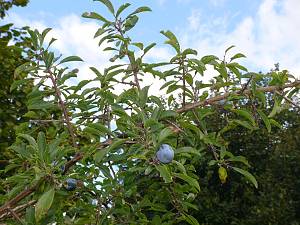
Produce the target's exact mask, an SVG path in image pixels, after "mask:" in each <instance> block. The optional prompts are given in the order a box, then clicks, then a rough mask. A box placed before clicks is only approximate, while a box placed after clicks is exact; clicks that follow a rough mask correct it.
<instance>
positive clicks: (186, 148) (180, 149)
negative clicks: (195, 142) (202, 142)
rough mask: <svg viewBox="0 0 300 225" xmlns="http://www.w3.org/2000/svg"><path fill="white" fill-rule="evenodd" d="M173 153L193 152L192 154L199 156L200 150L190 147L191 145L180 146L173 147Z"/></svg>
mask: <svg viewBox="0 0 300 225" xmlns="http://www.w3.org/2000/svg"><path fill="white" fill-rule="evenodd" d="M175 153H176V154H180V153H191V154H194V155H198V156H201V154H200V152H199V151H198V150H197V149H195V148H192V147H181V148H178V149H175Z"/></svg>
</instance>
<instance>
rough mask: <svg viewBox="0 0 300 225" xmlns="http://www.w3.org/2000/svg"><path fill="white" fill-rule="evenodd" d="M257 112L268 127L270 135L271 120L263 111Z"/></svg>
mask: <svg viewBox="0 0 300 225" xmlns="http://www.w3.org/2000/svg"><path fill="white" fill-rule="evenodd" d="M257 112H258V114H259V115H260V117H261V118H262V120H263V121H264V123H265V126H266V128H267V130H268V132H269V133H270V132H271V123H270V121H269V118H268V117H267V115H266V114H265V113H264V112H263V111H262V110H259V109H258V110H257Z"/></svg>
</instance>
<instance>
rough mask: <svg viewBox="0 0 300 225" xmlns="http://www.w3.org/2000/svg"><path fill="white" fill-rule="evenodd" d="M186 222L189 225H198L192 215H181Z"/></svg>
mask: <svg viewBox="0 0 300 225" xmlns="http://www.w3.org/2000/svg"><path fill="white" fill-rule="evenodd" d="M183 217H184V219H185V221H186V222H188V223H189V224H191V225H200V224H199V223H198V221H197V219H196V218H195V217H193V216H192V215H188V214H184V215H183Z"/></svg>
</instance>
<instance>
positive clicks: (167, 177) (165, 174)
mask: <svg viewBox="0 0 300 225" xmlns="http://www.w3.org/2000/svg"><path fill="white" fill-rule="evenodd" d="M155 168H156V169H157V170H158V171H159V173H160V177H162V178H163V179H164V181H165V183H170V182H172V176H171V173H170V171H169V168H168V166H166V165H155Z"/></svg>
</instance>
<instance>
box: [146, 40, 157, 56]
mask: <svg viewBox="0 0 300 225" xmlns="http://www.w3.org/2000/svg"><path fill="white" fill-rule="evenodd" d="M155 45H156V43H151V44H150V45H148V46H147V47H146V48H145V49H144V55H145V54H146V53H147V52H148V51H149V50H150V49H151V48H153V47H154V46H155Z"/></svg>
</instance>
